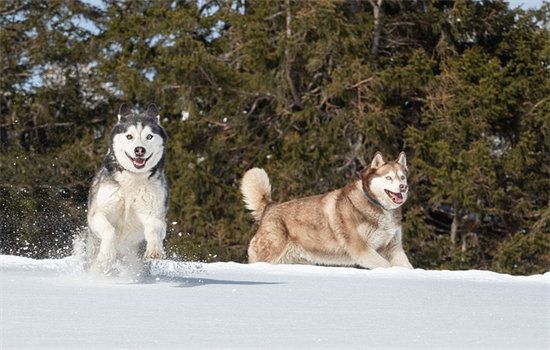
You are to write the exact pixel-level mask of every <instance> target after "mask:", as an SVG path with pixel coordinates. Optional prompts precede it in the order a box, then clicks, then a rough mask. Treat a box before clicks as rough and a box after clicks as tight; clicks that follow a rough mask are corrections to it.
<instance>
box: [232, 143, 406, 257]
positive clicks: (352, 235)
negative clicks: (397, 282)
mask: <svg viewBox="0 0 550 350" xmlns="http://www.w3.org/2000/svg"><path fill="white" fill-rule="evenodd" d="M407 172H408V169H407V158H406V156H405V153H403V152H401V154H399V157H398V158H397V160H395V161H389V162H385V161H384V158H383V157H382V154H381V153H380V152H377V153H376V154H375V155H374V158H373V159H372V162H371V165H370V168H368V169H365V170H363V171H362V172H361V177H360V179H357V180H356V181H354V182H352V183H350V184H348V185H346V186H345V187H343V188H340V189H337V190H334V191H331V192H328V193H325V194H321V195H317V196H312V197H306V198H300V199H295V200H292V201H289V202H284V203H273V202H272V201H271V185H270V183H269V178H268V177H267V173H266V172H265V171H264V170H263V169H259V168H253V169H250V170H248V171H247V172H246V173H245V174H244V176H243V179H242V183H241V192H242V194H243V197H244V202H245V204H246V208H247V209H249V210H251V211H252V215H253V216H254V219H255V220H256V221H258V222H259V227H258V231H257V232H256V235H255V236H254V237H253V238H252V240H251V242H250V245H249V247H248V259H249V262H250V263H253V262H269V263H274V264H320V265H340V266H357V265H358V266H361V267H364V268H375V267H390V266H402V267H407V268H412V265H411V264H410V262H409V259H407V256H406V255H405V252H404V251H403V246H402V243H401V237H402V231H401V205H402V204H403V203H405V201H406V200H407V193H408V186H407Z"/></svg>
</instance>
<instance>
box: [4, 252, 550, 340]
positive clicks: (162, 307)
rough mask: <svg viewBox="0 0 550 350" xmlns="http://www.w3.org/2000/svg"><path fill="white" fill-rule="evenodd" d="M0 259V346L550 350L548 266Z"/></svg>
mask: <svg viewBox="0 0 550 350" xmlns="http://www.w3.org/2000/svg"><path fill="white" fill-rule="evenodd" d="M151 271H152V276H150V277H148V278H145V279H143V280H142V281H139V282H136V281H132V280H130V279H125V278H122V277H109V278H107V277H97V276H92V275H90V274H88V273H85V272H83V271H82V268H81V264H80V263H79V262H78V261H77V259H76V258H72V257H71V258H66V259H61V260H32V259H26V258H21V257H14V256H0V348H1V349H10V348H19V347H31V348H36V347H50V348H56V349H59V348H81V347H90V348H106V347H111V348H121V347H126V348H188V349H194V348H205V347H208V348H242V347H253V348H322V347H326V348H340V349H341V348H359V349H366V348H373V347H381V348H397V347H423V348H428V347H429V348H443V347H447V348H448V347H453V348H475V347H478V348H505V347H506V348H521V349H529V348H544V349H549V348H550V273H546V274H545V275H536V276H529V277H518V276H509V275H502V274H497V273H493V272H487V271H425V270H414V271H410V270H404V269H399V268H391V269H375V270H370V271H369V270H360V269H352V268H333V267H317V266H298V265H293V266H291V265H279V266H272V265H267V264H253V265H242V264H236V263H215V264H201V263H183V262H174V261H168V260H165V261H159V262H155V263H154V264H152V266H151Z"/></svg>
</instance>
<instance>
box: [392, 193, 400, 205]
mask: <svg viewBox="0 0 550 350" xmlns="http://www.w3.org/2000/svg"><path fill="white" fill-rule="evenodd" d="M392 197H393V201H394V202H396V203H401V202H402V201H403V196H401V193H398V194H394V193H392Z"/></svg>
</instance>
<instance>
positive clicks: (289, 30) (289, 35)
mask: <svg viewBox="0 0 550 350" xmlns="http://www.w3.org/2000/svg"><path fill="white" fill-rule="evenodd" d="M285 4H286V10H285V11H286V43H285V44H286V46H285V79H286V81H287V84H288V88H289V89H290V94H291V95H292V100H293V104H294V105H295V106H298V107H301V106H302V104H301V102H300V98H299V96H298V93H297V92H296V87H295V86H294V81H292V76H291V72H292V62H293V61H294V58H292V57H291V53H290V41H291V39H292V28H291V23H292V14H291V12H290V0H286V2H285Z"/></svg>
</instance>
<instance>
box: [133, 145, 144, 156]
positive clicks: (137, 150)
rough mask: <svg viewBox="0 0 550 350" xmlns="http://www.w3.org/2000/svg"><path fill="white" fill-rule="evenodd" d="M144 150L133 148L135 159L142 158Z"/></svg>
mask: <svg viewBox="0 0 550 350" xmlns="http://www.w3.org/2000/svg"><path fill="white" fill-rule="evenodd" d="M145 152H146V151H145V148H143V147H136V148H134V153H135V154H136V156H137V157H143V156H144V155H145Z"/></svg>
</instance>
